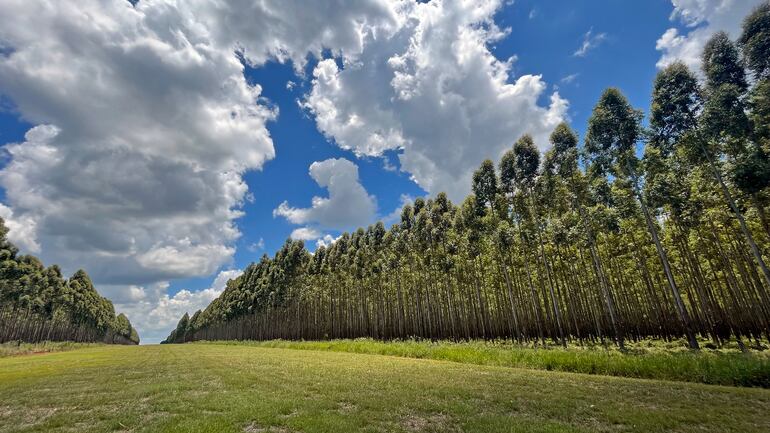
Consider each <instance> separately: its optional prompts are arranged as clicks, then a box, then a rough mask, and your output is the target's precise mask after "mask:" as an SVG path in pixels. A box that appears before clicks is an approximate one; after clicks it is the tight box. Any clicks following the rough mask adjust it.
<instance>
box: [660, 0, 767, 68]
mask: <svg viewBox="0 0 770 433" xmlns="http://www.w3.org/2000/svg"><path fill="white" fill-rule="evenodd" d="M671 2H672V4H673V6H674V11H673V12H672V13H671V19H672V20H679V21H680V22H681V23H682V24H684V25H685V26H686V27H687V29H686V30H684V32H680V31H679V30H678V29H676V28H674V27H672V28H669V29H668V30H666V32H665V33H663V35H661V37H660V38H659V39H658V41H657V42H656V44H655V48H657V49H658V51H661V52H662V54H661V57H660V60H658V63H657V66H658V67H659V68H663V67H665V66H667V65H669V64H671V63H672V62H674V61H676V60H681V61H683V62H684V63H685V64H686V65H687V66H689V67H690V69H692V70H693V71H696V72H699V71H700V57H701V53H702V52H703V47H704V46H705V45H706V42H707V41H708V39H709V38H710V37H711V36H712V35H713V34H714V33H716V32H718V31H720V30H723V31H725V32H727V33H728V34H729V35H730V36H731V37H732V38H736V37H737V36H738V35H739V34H740V31H741V24H742V23H743V18H744V17H745V16H746V15H748V14H749V13H750V12H751V11H752V10H753V9H754V8H755V7H756V6H757V5H759V4H760V3H762V0H671Z"/></svg>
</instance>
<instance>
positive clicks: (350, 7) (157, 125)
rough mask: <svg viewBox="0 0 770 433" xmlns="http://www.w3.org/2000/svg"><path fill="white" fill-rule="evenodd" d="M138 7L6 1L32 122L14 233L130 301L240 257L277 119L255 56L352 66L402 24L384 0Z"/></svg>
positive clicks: (6, 29)
mask: <svg viewBox="0 0 770 433" xmlns="http://www.w3.org/2000/svg"><path fill="white" fill-rule="evenodd" d="M133 3H136V4H132V2H128V1H125V0H103V1H98V0H83V1H78V2H75V3H68V2H48V1H43V0H8V1H3V2H0V15H2V16H4V17H13V19H10V20H4V23H3V26H2V27H0V47H2V49H0V94H2V95H3V96H4V97H7V98H9V99H10V100H11V101H12V102H13V104H14V107H15V108H16V110H17V111H18V114H19V116H20V117H21V118H23V119H24V120H25V121H27V122H29V123H32V124H33V125H36V126H34V127H33V128H32V129H30V131H28V133H27V134H26V137H25V140H24V141H23V142H21V143H14V144H8V145H6V146H5V147H4V151H5V153H6V159H7V161H8V162H7V164H6V165H5V167H3V168H2V170H0V186H2V188H4V190H5V199H4V204H2V208H0V214H1V215H2V216H4V217H5V218H6V219H7V220H8V226H9V227H10V230H11V233H10V234H9V236H10V238H11V239H12V240H14V241H15V242H17V243H18V244H19V246H20V247H21V248H22V249H24V250H26V251H28V252H35V253H40V254H41V256H42V258H43V259H44V260H45V261H46V262H47V263H59V264H61V265H62V267H63V269H64V270H65V272H72V271H74V270H75V269H77V268H79V267H85V268H86V269H87V271H88V272H89V273H90V274H91V276H92V277H93V279H94V281H95V282H96V283H97V284H98V285H99V286H100V287H101V286H104V285H109V287H112V288H117V287H122V289H121V290H123V291H125V293H127V294H128V295H127V296H129V298H132V299H133V298H136V297H137V296H139V294H140V293H141V292H142V291H141V290H139V289H138V287H145V289H142V290H143V291H144V293H147V291H148V289H146V288H147V287H155V288H156V289H157V290H156V289H153V290H155V291H156V292H157V291H158V290H160V291H161V292H162V291H163V290H164V288H163V287H164V285H163V284H160V283H161V282H164V281H168V280H170V279H174V278H187V277H195V276H206V275H211V274H212V273H213V272H215V271H216V270H217V269H219V268H221V267H222V266H223V265H225V264H227V263H228V262H230V261H231V260H232V257H233V254H234V251H235V249H234V246H233V245H234V242H235V240H236V239H237V238H238V237H239V236H240V232H239V230H238V227H237V225H236V222H235V221H236V220H237V218H239V217H240V216H241V215H242V211H241V210H240V209H241V207H242V204H243V202H244V201H248V200H251V199H252V197H251V195H250V193H249V192H248V187H247V185H246V183H245V182H244V181H243V178H242V175H243V173H245V172H246V171H248V170H255V169H260V168H261V167H262V165H263V164H264V163H265V161H268V160H270V159H272V158H273V157H274V155H275V151H274V148H273V142H272V139H271V137H270V134H269V132H268V130H267V127H266V125H267V123H268V122H270V121H272V120H273V119H275V118H276V116H277V115H278V112H277V110H276V109H274V108H272V107H273V106H272V105H271V104H270V103H269V102H268V101H266V100H265V99H264V98H263V97H262V96H261V87H260V86H259V85H258V84H251V83H249V82H247V81H246V79H245V77H244V74H243V72H244V62H245V63H248V64H250V65H253V66H258V65H261V64H263V63H264V62H266V61H267V60H269V59H276V60H278V61H293V62H294V64H295V67H296V68H297V69H298V70H301V69H302V67H303V66H304V64H305V62H306V59H307V56H308V55H309V54H310V55H316V56H320V54H321V53H322V52H324V51H325V50H327V51H326V52H330V53H332V54H333V55H335V56H338V57H340V58H346V59H348V58H353V57H355V56H356V55H357V54H358V53H360V51H361V50H362V49H363V47H364V45H365V44H366V43H367V41H368V40H370V39H373V38H376V37H380V35H383V36H384V35H387V34H389V33H390V32H392V31H394V29H396V28H398V27H399V26H400V23H399V21H398V20H399V19H401V16H400V15H399V14H398V13H397V8H398V7H400V6H399V2H391V1H387V0H330V1H327V2H310V3H308V2H301V1H259V2H257V1H253V0H236V1H230V2H220V1H213V0H190V1H184V2H177V1H171V0H157V1H140V2H133ZM115 290H117V289H115ZM153 293H155V292H153ZM191 296H198V295H195V294H191ZM148 299H154V300H156V301H160V300H163V299H164V298H163V297H162V296H161V297H158V296H155V297H152V296H150V297H149V298H148Z"/></svg>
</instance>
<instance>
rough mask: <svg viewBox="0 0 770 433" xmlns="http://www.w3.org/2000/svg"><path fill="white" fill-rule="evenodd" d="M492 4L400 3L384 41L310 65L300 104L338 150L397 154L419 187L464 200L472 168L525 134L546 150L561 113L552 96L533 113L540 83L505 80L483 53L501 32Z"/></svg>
mask: <svg viewBox="0 0 770 433" xmlns="http://www.w3.org/2000/svg"><path fill="white" fill-rule="evenodd" d="M501 6H502V2H501V1H499V0H484V1H479V2H467V1H459V0H445V1H440V0H434V1H432V2H430V3H419V4H418V3H413V2H410V3H405V4H404V6H403V7H402V8H401V9H400V10H399V13H400V16H401V17H402V18H401V19H399V20H398V22H400V23H401V27H400V28H399V29H398V30H397V31H396V32H394V33H392V35H388V36H387V37H380V38H377V39H374V40H372V41H371V42H370V43H368V44H367V45H365V46H364V48H363V50H362V52H361V54H360V56H358V57H357V58H356V59H355V61H345V62H343V64H344V67H343V68H340V67H339V66H338V65H337V63H336V62H335V61H334V60H331V59H327V60H324V61H322V62H320V63H319V64H318V65H317V66H316V68H315V70H314V71H313V82H312V90H311V91H310V93H309V94H308V95H307V97H306V99H305V101H304V106H305V107H306V108H307V109H308V110H309V111H310V112H311V113H312V114H313V115H314V116H315V120H316V123H317V126H318V128H319V130H320V131H322V132H323V133H324V134H325V135H326V136H327V137H329V138H330V139H333V140H334V141H335V142H336V143H337V145H339V146H340V147H342V148H344V149H350V150H353V151H354V152H355V153H356V154H358V155H369V156H381V155H383V153H384V152H385V151H387V150H396V151H398V152H400V154H399V160H400V161H399V162H400V167H401V169H402V170H403V171H405V172H408V173H410V175H411V177H412V179H413V180H414V181H415V182H417V183H418V184H419V185H420V186H421V187H422V188H423V189H425V190H427V191H429V192H431V193H436V192H439V191H446V192H447V193H448V194H449V196H450V197H451V198H452V199H454V200H460V199H462V198H464V196H465V195H466V194H467V193H468V192H469V191H470V179H471V175H472V172H473V170H474V169H475V168H476V167H478V165H479V164H480V163H481V161H483V160H484V159H485V158H493V159H496V158H499V156H501V155H502V153H503V152H504V151H505V150H506V149H507V148H509V147H510V146H511V145H512V143H513V142H514V141H515V140H516V139H517V138H518V137H519V136H521V135H522V134H524V133H530V134H533V135H534V136H535V138H536V140H537V142H538V144H540V145H541V146H542V147H545V146H546V145H547V136H548V134H549V133H550V132H551V130H552V129H553V128H554V127H555V126H556V125H557V124H558V123H559V122H560V121H562V120H563V119H564V117H565V113H566V111H567V102H566V101H565V100H564V99H562V98H561V97H560V96H559V95H558V93H553V94H551V95H550V102H549V103H548V105H547V106H541V105H540V104H539V101H540V99H541V98H542V97H543V96H544V92H545V90H546V87H547V86H546V84H545V83H544V82H543V80H542V77H540V76H538V75H524V76H520V77H518V78H515V79H513V77H512V76H511V73H510V71H511V67H512V62H513V61H514V59H509V60H507V61H502V60H499V59H497V58H496V57H495V56H494V55H493V54H492V53H491V52H490V50H489V45H490V44H491V43H493V42H495V41H497V40H499V39H501V38H503V37H505V36H506V35H507V33H508V31H507V30H503V29H500V28H498V27H497V26H496V25H495V23H494V20H493V15H494V14H495V12H496V11H497V10H498V9H499V8H500V7H501Z"/></svg>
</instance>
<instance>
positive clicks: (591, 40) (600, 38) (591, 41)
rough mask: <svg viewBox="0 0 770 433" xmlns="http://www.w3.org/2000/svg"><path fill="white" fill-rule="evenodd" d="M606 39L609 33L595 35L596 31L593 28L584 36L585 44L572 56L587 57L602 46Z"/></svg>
mask: <svg viewBox="0 0 770 433" xmlns="http://www.w3.org/2000/svg"><path fill="white" fill-rule="evenodd" d="M606 39H607V33H596V34H594V29H593V28H591V29H589V30H588V31H587V32H586V34H585V35H583V43H582V44H580V47H578V49H577V50H575V52H574V53H572V55H573V56H575V57H585V56H586V54H588V52H589V51H591V50H593V49H594V48H596V47H598V46H599V45H601V43H602V42H604V41H605V40H606Z"/></svg>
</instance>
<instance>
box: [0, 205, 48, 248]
mask: <svg viewBox="0 0 770 433" xmlns="http://www.w3.org/2000/svg"><path fill="white" fill-rule="evenodd" d="M0 218H3V219H4V220H5V226H6V227H7V228H8V240H10V241H11V242H13V244H14V245H16V246H17V247H19V248H20V249H21V250H23V251H28V252H30V253H39V252H40V244H39V243H37V239H36V235H35V229H36V227H35V226H36V223H35V221H34V220H32V219H30V218H25V217H22V218H20V219H16V218H14V216H13V210H11V208H9V207H8V206H6V205H4V204H2V203H0Z"/></svg>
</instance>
